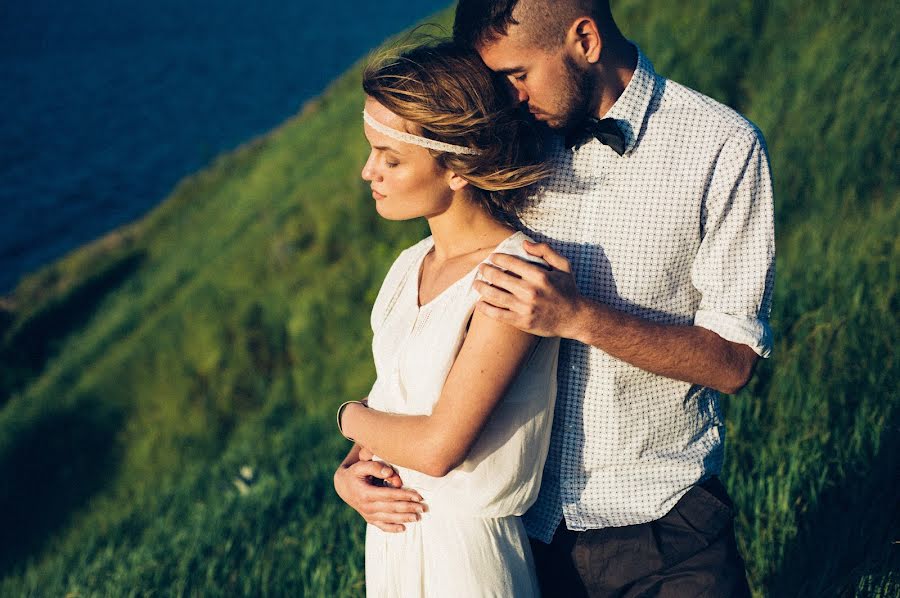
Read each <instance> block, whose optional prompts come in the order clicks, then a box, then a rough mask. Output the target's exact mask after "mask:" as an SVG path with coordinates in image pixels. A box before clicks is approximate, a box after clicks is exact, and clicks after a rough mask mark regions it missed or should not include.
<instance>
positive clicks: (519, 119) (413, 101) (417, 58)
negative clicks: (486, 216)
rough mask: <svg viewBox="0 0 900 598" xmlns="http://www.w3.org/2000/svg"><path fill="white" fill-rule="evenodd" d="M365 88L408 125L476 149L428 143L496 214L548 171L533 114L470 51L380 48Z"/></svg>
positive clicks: (510, 210)
mask: <svg viewBox="0 0 900 598" xmlns="http://www.w3.org/2000/svg"><path fill="white" fill-rule="evenodd" d="M363 89H364V90H365V92H366V94H368V95H369V96H370V97H372V98H373V99H375V100H376V101H377V102H379V103H380V104H381V105H382V106H384V107H385V108H387V109H388V110H390V111H391V112H393V113H394V114H396V115H397V116H399V117H401V118H403V119H405V120H407V121H409V122H410V123H411V124H412V125H413V127H415V128H416V129H417V130H412V131H408V132H409V133H414V134H416V135H421V136H423V137H427V138H429V139H435V140H437V141H443V142H444V143H450V144H453V145H459V146H464V147H468V148H471V149H474V150H477V151H478V154H477V155H468V154H452V153H446V152H441V151H438V150H432V149H429V150H428V151H429V152H431V154H432V156H433V157H434V158H435V159H436V160H437V161H438V164H439V165H440V166H441V167H443V168H447V169H449V170H451V171H453V172H454V173H456V174H457V175H459V176H460V177H462V178H464V179H465V180H466V181H468V182H469V184H470V186H471V187H473V189H472V191H473V195H474V199H476V200H477V201H479V202H480V203H481V204H482V205H483V206H484V207H485V208H486V209H487V210H488V211H489V213H490V214H491V215H493V216H494V217H497V218H499V219H505V218H507V217H508V216H510V215H512V214H514V213H515V212H516V210H517V209H518V208H519V207H521V206H522V205H523V204H524V202H525V201H526V199H527V197H528V195H529V191H530V190H529V187H530V186H531V185H533V184H535V183H537V182H538V181H540V180H541V179H542V178H544V177H546V176H547V175H548V174H549V173H550V168H549V166H548V165H547V163H546V162H545V161H544V160H543V154H542V151H541V143H540V136H539V134H538V132H537V130H536V129H535V127H534V125H533V124H532V122H531V119H530V118H529V116H528V115H527V113H526V112H525V111H524V110H523V109H522V108H521V107H518V106H516V105H514V104H513V103H512V101H511V98H510V94H509V91H508V90H507V89H506V83H505V82H504V81H502V80H501V79H500V78H499V77H498V76H497V75H495V74H494V73H492V72H491V71H490V70H488V68H487V67H486V66H485V65H484V63H482V62H481V59H480V58H479V57H478V55H477V54H476V53H475V52H474V51H471V50H466V49H463V48H462V47H460V46H457V45H455V44H454V43H452V42H447V41H444V42H438V43H434V42H432V43H430V44H425V45H419V46H417V47H415V48H413V49H410V50H405V51H403V52H400V53H397V52H393V53H391V54H382V55H381V56H378V57H376V58H374V59H373V60H371V61H370V63H369V65H368V66H367V67H366V69H365V71H364V73H363Z"/></svg>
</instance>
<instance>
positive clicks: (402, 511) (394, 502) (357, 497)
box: [334, 448, 425, 532]
mask: <svg viewBox="0 0 900 598" xmlns="http://www.w3.org/2000/svg"><path fill="white" fill-rule="evenodd" d="M351 454H352V453H351ZM372 457H373V455H372V453H371V452H369V451H368V450H367V449H365V448H361V449H360V450H359V453H358V458H359V460H358V461H355V462H348V460H345V461H344V463H342V464H341V465H340V467H338V469H337V471H336V472H335V473H334V489H335V491H336V492H337V494H338V496H340V497H341V500H343V501H344V502H345V503H347V504H348V505H350V506H351V507H352V508H353V509H354V510H355V511H356V512H357V513H359V514H360V515H361V516H362V518H363V519H365V520H366V522H368V523H371V524H372V525H374V526H375V527H377V528H378V529H380V530H382V531H385V532H402V531H404V530H405V529H406V528H405V527H404V525H403V524H404V523H412V522H415V521H418V520H419V517H420V514H421V513H423V512H424V511H425V505H424V504H422V497H421V496H420V495H419V493H418V492H415V491H413V490H405V489H403V488H402V486H403V482H402V481H401V479H400V476H398V475H397V472H395V471H394V470H393V468H391V467H390V466H389V465H387V464H385V463H381V462H380V461H373V460H372Z"/></svg>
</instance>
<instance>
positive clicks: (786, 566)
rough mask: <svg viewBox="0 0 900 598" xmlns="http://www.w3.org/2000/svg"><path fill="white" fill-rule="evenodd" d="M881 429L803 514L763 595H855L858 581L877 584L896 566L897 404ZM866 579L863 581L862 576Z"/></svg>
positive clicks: (899, 561)
mask: <svg viewBox="0 0 900 598" xmlns="http://www.w3.org/2000/svg"><path fill="white" fill-rule="evenodd" d="M891 415H892V418H891V419H890V420H889V423H888V425H887V426H885V430H884V432H882V434H883V436H882V442H881V446H880V447H879V450H878V452H877V454H875V455H874V456H873V457H872V459H870V460H869V461H868V462H865V463H861V464H859V465H858V466H857V467H856V468H855V469H853V470H849V471H846V472H845V475H844V477H843V479H841V480H839V481H838V483H836V484H834V485H832V486H831V487H829V488H827V489H826V490H825V491H824V492H823V493H822V494H821V495H820V496H819V499H818V502H817V503H816V505H815V506H814V508H812V509H811V510H810V512H808V513H807V514H806V515H805V516H803V518H802V519H803V527H802V528H801V530H800V533H799V534H798V536H797V538H796V539H795V540H794V542H793V543H792V544H791V545H790V546H789V547H788V549H787V551H786V554H785V560H784V562H783V564H782V565H781V567H779V570H778V573H777V574H776V575H775V576H774V577H773V578H772V579H771V580H770V581H769V583H768V584H767V585H768V588H769V590H770V593H769V595H770V596H772V597H773V598H781V597H791V598H794V597H801V596H803V597H805V596H809V597H816V598H819V597H826V596H839V597H843V596H855V595H857V589H858V588H859V586H860V582H861V581H862V582H864V584H865V583H874V585H875V593H874V594H867V593H865V592H863V594H864V595H881V594H879V593H878V588H879V586H880V585H883V584H885V583H886V582H887V583H896V577H895V578H894V581H893V582H888V577H889V576H890V575H891V572H893V575H894V576H896V574H897V571H900V545H897V544H894V542H896V541H898V540H900V510H898V508H897V507H898V505H900V473H898V472H900V409H898V408H894V409H893V410H892V414H891ZM866 580H869V581H866Z"/></svg>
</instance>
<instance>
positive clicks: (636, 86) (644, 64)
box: [603, 42, 656, 156]
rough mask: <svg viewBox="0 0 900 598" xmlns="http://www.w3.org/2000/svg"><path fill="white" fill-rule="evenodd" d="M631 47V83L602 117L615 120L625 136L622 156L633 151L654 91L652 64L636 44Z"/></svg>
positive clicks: (654, 75)
mask: <svg viewBox="0 0 900 598" xmlns="http://www.w3.org/2000/svg"><path fill="white" fill-rule="evenodd" d="M632 45H634V47H635V49H636V50H637V55H638V59H637V66H636V67H635V69H634V74H633V75H632V76H631V81H629V82H628V85H626V86H625V90H624V91H623V92H622V95H620V96H619V98H618V99H617V100H616V102H615V104H613V105H612V108H610V109H609V110H608V111H607V112H606V114H605V115H604V116H603V117H604V118H614V119H616V121H617V122H618V125H619V128H620V129H621V130H622V133H624V134H625V154H624V155H626V156H627V155H628V154H630V153H631V152H632V151H634V148H635V146H636V145H637V140H638V138H639V137H640V133H641V128H642V127H643V125H644V117H645V116H646V115H647V109H648V108H649V107H650V101H651V100H652V99H653V92H654V90H655V89H656V71H654V70H653V64H652V63H651V62H650V60H649V59H648V58H647V57H646V56H644V53H643V52H642V51H641V49H640V47H638V45H637V44H635V43H633V42H632Z"/></svg>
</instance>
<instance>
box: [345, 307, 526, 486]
mask: <svg viewBox="0 0 900 598" xmlns="http://www.w3.org/2000/svg"><path fill="white" fill-rule="evenodd" d="M536 342H537V337H535V336H533V335H531V334H528V333H526V332H522V331H521V330H519V329H518V328H515V327H513V326H510V325H508V324H504V323H502V322H498V321H496V320H493V319H491V318H489V317H487V316H485V315H484V314H482V313H479V312H475V313H474V314H473V316H472V321H471V323H470V325H469V331H468V334H467V335H466V338H465V340H464V341H463V345H462V348H461V349H460V351H459V354H458V355H457V357H456V360H455V361H454V362H453V367H452V368H451V369H450V373H449V374H448V375H447V380H446V382H445V383H444V388H443V389H442V390H441V396H440V398H439V399H438V401H437V403H436V404H435V406H434V410H433V411H432V413H431V415H428V416H424V415H396V414H391V413H384V412H381V411H376V410H374V409H369V408H366V407H364V406H362V405H358V404H351V405H348V406H347V407H346V408H345V409H344V412H343V415H342V418H341V426H342V428H343V432H344V434H346V435H347V436H349V437H351V438H353V439H355V440H356V442H357V443H359V444H361V445H362V446H364V447H366V448H368V449H370V450H371V451H372V452H373V453H375V454H376V455H378V456H379V457H381V458H382V459H385V460H387V461H389V462H391V463H394V464H396V465H400V466H402V467H408V468H410V469H415V470H416V471H421V472H422V473H426V474H428V475H432V476H437V477H440V476H444V475H446V474H447V473H448V472H449V471H450V470H452V469H453V468H454V467H456V466H457V465H459V464H460V463H462V461H463V460H464V459H465V458H466V455H467V454H468V453H469V449H470V448H471V447H472V445H473V444H474V443H475V440H476V439H477V438H478V434H479V433H480V432H481V429H482V428H483V427H484V424H485V422H487V419H488V417H489V416H490V414H491V412H492V411H493V409H494V407H495V406H496V405H497V403H498V402H499V401H500V399H501V398H502V397H503V394H504V393H505V392H506V389H507V388H509V385H510V384H511V383H512V381H513V380H514V379H515V377H516V374H517V373H518V371H519V367H520V366H521V365H522V363H523V362H524V361H525V359H526V358H527V357H528V355H529V354H530V352H531V349H532V348H533V347H534V344H535V343H536Z"/></svg>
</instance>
